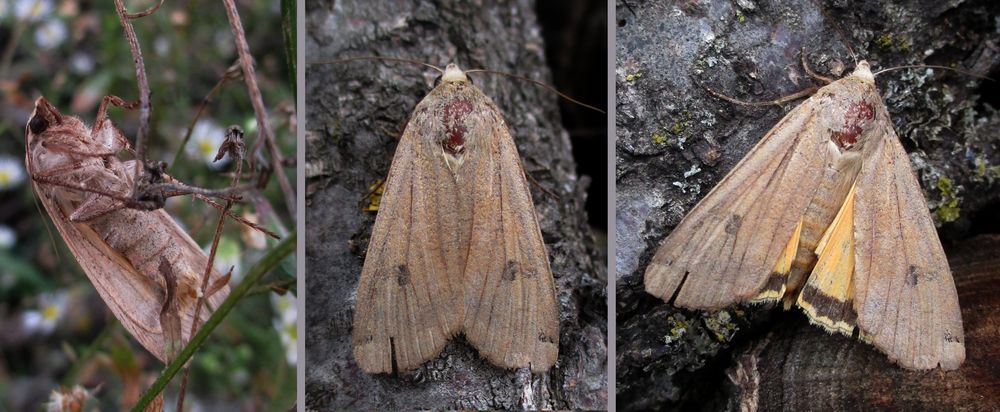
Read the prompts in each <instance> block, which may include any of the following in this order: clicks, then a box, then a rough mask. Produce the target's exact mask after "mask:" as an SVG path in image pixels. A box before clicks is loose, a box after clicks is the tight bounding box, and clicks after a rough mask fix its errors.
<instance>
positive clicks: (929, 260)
mask: <svg viewBox="0 0 1000 412" xmlns="http://www.w3.org/2000/svg"><path fill="white" fill-rule="evenodd" d="M878 102H879V103H878V108H877V113H878V114H879V116H880V117H882V120H881V122H880V124H882V125H885V127H883V129H884V130H883V133H880V134H879V135H880V136H881V138H879V139H878V140H877V141H876V142H872V143H874V144H872V145H870V146H868V147H866V148H865V150H866V151H870V153H869V154H867V155H866V156H865V157H864V159H865V163H864V165H863V166H862V169H861V174H860V175H859V177H858V179H859V181H858V186H857V202H856V205H855V207H856V208H857V212H856V214H855V218H854V219H855V223H854V224H855V234H856V258H857V259H856V261H855V282H856V288H855V293H856V295H855V300H854V308H855V310H856V311H857V314H858V320H857V323H858V327H859V328H860V329H861V337H862V339H865V340H866V341H869V342H871V343H872V344H873V345H875V347H877V348H879V349H880V350H882V351H883V352H885V353H886V354H888V355H889V358H890V359H892V360H894V361H896V362H897V363H899V364H900V365H901V366H903V367H906V368H910V369H930V368H934V367H936V366H938V365H940V366H941V368H942V369H956V368H958V366H959V365H960V364H961V363H962V361H963V360H964V359H965V346H964V341H965V338H964V336H963V331H962V318H961V312H960V310H959V307H958V294H957V292H956V290H955V283H954V281H953V279H952V276H951V270H950V269H949V267H948V261H947V259H946V258H945V255H944V250H943V249H942V247H941V242H940V240H938V236H937V230H936V229H935V227H934V223H933V221H932V220H931V217H930V214H929V213H928V209H927V204H926V202H925V201H924V197H923V193H922V192H921V190H920V185H919V183H918V181H917V178H916V175H914V173H913V170H912V169H911V166H910V162H909V159H908V157H907V155H906V151H905V150H904V149H903V146H902V145H901V144H900V143H899V139H898V138H897V137H896V133H895V131H893V130H892V127H891V124H892V123H891V122H890V121H889V119H888V118H887V116H888V115H887V114H886V111H885V107H884V106H882V105H881V100H878Z"/></svg>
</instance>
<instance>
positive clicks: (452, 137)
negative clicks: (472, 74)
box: [441, 99, 472, 157]
mask: <svg viewBox="0 0 1000 412" xmlns="http://www.w3.org/2000/svg"><path fill="white" fill-rule="evenodd" d="M469 113H472V102H470V101H468V100H464V99H454V100H451V101H449V102H448V103H446V104H445V105H444V110H442V112H441V122H442V123H443V124H444V136H443V137H442V138H441V148H442V149H444V152H445V153H446V154H448V155H451V156H453V157H460V156H461V155H462V154H463V153H464V152H465V141H466V134H467V133H468V131H469V128H468V124H469V122H468V120H467V119H466V118H467V116H468V114H469Z"/></svg>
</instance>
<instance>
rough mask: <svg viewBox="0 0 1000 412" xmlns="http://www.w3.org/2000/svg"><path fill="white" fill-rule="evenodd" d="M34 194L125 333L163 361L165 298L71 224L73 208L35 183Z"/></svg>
mask: <svg viewBox="0 0 1000 412" xmlns="http://www.w3.org/2000/svg"><path fill="white" fill-rule="evenodd" d="M32 186H34V188H35V193H37V194H38V198H39V199H41V201H42V205H43V206H44V207H45V209H46V210H47V211H48V212H49V215H50V216H51V217H52V219H51V220H52V222H53V223H54V224H55V227H56V230H57V231H59V234H60V235H62V238H63V239H65V241H66V242H65V243H66V246H68V247H69V250H70V252H72V253H73V256H75V257H76V261H77V262H79V263H80V266H81V267H82V268H83V271H84V273H86V274H87V277H88V278H90V281H91V283H93V284H94V288H95V289H97V293H98V294H99V295H100V296H101V299H103V300H104V302H105V304H107V305H108V308H110V309H111V312H112V313H114V315H115V317H116V318H118V320H119V321H121V323H122V325H123V326H125V329H126V330H128V331H129V333H131V334H132V336H133V337H135V339H136V340H138V341H139V343H140V344H142V346H143V347H145V348H146V350H148V351H149V352H150V353H152V354H153V355H154V356H156V357H157V358H159V359H161V360H162V359H163V354H164V352H163V341H162V337H163V335H162V330H161V329H160V318H159V316H160V307H159V305H158V304H157V302H160V301H161V299H162V294H161V292H160V291H159V286H157V285H156V284H155V283H154V282H153V281H152V280H150V279H148V278H147V277H146V276H144V275H142V274H140V273H138V272H137V271H136V270H135V268H134V267H133V266H132V264H131V263H129V262H128V260H127V259H125V257H123V256H122V255H121V254H120V253H118V252H116V251H114V250H112V249H111V248H110V247H108V246H107V244H106V243H104V242H103V241H102V240H101V237H100V235H98V234H97V233H96V232H94V230H93V229H91V228H90V227H89V226H87V225H86V224H83V223H72V222H70V221H69V216H70V214H71V213H72V212H73V207H72V205H70V204H69V202H68V201H66V200H61V199H56V198H52V197H50V196H49V194H48V193H47V192H46V191H44V190H43V188H42V187H40V185H39V184H37V183H34V182H32Z"/></svg>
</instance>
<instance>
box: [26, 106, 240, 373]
mask: <svg viewBox="0 0 1000 412" xmlns="http://www.w3.org/2000/svg"><path fill="white" fill-rule="evenodd" d="M109 103H110V104H115V105H119V106H127V103H125V102H124V101H122V100H121V99H119V98H117V97H113V96H108V97H105V98H104V100H102V102H101V104H100V107H99V108H98V111H97V120H96V121H95V122H94V127H93V129H91V128H89V127H87V125H85V124H84V123H83V122H82V121H81V120H80V119H78V118H76V117H73V116H64V115H62V114H61V113H59V111H58V110H56V108H55V107H54V106H53V105H52V104H51V103H49V102H48V101H47V100H45V98H42V97H39V98H38V100H36V102H35V110H34V112H33V113H32V114H31V117H30V119H29V120H28V124H27V126H26V127H25V135H26V139H25V163H26V166H27V170H28V173H29V175H30V177H31V184H32V187H33V189H34V191H35V193H36V195H37V196H38V199H39V200H41V203H42V205H43V206H44V207H45V210H46V211H47V212H48V214H49V216H50V217H51V219H52V222H53V223H54V224H55V227H56V229H57V230H58V231H59V234H60V235H62V238H63V240H65V241H66V245H67V246H69V250H70V251H71V252H72V253H73V256H75V257H76V260H77V262H79V263H80V266H81V267H82V268H83V271H84V272H85V273H86V274H87V277H88V278H90V281H91V283H93V284H94V287H95V288H96V289H97V292H98V293H99V294H100V295H101V298H102V299H104V302H105V303H106V304H107V305H108V308H110V309H111V312H112V313H114V315H115V317H117V318H118V320H119V321H121V323H122V325H124V326H125V329H127V330H128V331H129V333H131V334H132V336H133V337H135V338H136V340H138V341H139V343H140V344H142V346H143V347H145V348H146V349H147V350H148V351H149V352H150V353H152V354H153V355H154V356H156V358H158V359H160V360H161V361H164V362H167V361H169V360H171V359H172V358H173V357H174V356H175V355H176V353H177V352H178V351H180V349H181V347H182V346H183V344H184V342H187V341H188V339H190V334H191V326H192V323H194V311H195V303H196V301H197V299H198V296H199V295H200V294H201V293H205V294H207V295H208V299H207V300H206V302H207V303H208V305H209V306H211V307H218V305H219V304H221V303H222V301H223V300H224V299H225V298H226V296H227V295H228V294H229V286H227V285H226V284H225V282H224V281H220V279H224V277H223V276H222V275H221V274H219V272H218V271H215V270H213V273H212V274H211V278H210V285H212V288H211V289H210V290H209V291H201V290H200V286H201V285H200V284H201V278H202V275H203V274H204V272H205V270H206V268H207V266H208V257H207V256H205V253H204V252H202V250H201V248H199V247H198V245H197V244H196V243H195V242H194V240H192V239H191V237H190V236H189V235H188V234H187V233H186V232H185V231H184V230H183V229H181V227H180V226H178V225H177V223H176V222H175V221H174V220H173V219H172V218H171V217H170V215H168V214H167V213H166V212H165V211H164V210H163V209H157V210H142V209H133V208H128V207H126V204H125V202H124V201H123V200H122V199H125V198H128V196H129V195H130V194H131V190H132V187H133V185H135V178H134V171H135V164H136V163H135V162H136V160H128V161H122V160H120V159H119V158H118V154H119V153H120V152H122V151H129V152H130V151H131V149H130V148H129V143H128V141H127V140H126V139H125V137H124V136H123V135H122V133H121V131H119V130H118V129H117V128H116V127H115V126H114V124H112V122H111V120H109V119H107V118H106V109H107V105H108V104H109ZM209 314H210V313H209V311H202V312H201V316H200V319H198V324H199V326H200V325H201V323H203V322H205V321H206V320H207V319H208V316H209Z"/></svg>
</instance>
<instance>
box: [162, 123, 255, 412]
mask: <svg viewBox="0 0 1000 412" xmlns="http://www.w3.org/2000/svg"><path fill="white" fill-rule="evenodd" d="M226 152H228V153H229V154H230V155H231V156H232V157H234V158H235V159H234V160H235V161H236V173H235V174H233V181H232V183H231V184H230V187H236V186H237V185H239V183H240V177H241V175H242V174H243V158H244V156H246V147H245V146H244V145H243V130H242V129H240V128H239V127H237V126H232V127H230V128H229V130H227V131H226V140H225V142H223V144H222V147H220V148H219V154H218V156H216V157H215V160H216V161H218V160H220V159H222V156H223V154H225V153H226ZM233 203H234V202H233V201H232V200H226V205H225V206H224V207H223V208H222V213H219V222H218V223H217V224H216V225H215V235H214V236H213V237H212V247H211V249H210V250H209V252H208V266H206V267H205V274H204V275H202V277H201V287H200V288H199V290H201V291H202V293H200V294H198V300H197V301H196V302H195V304H194V322H191V333H190V335H192V336H193V335H194V334H195V332H197V331H198V319H201V308H202V306H204V305H205V299H207V298H208V294H207V293H205V292H206V291H207V289H208V284H209V281H210V280H211V278H212V269H213V267H212V266H213V265H214V263H215V251H216V250H217V249H218V248H219V239H221V238H222V228H223V227H224V226H225V225H226V213H227V212H229V210H230V209H232V208H233ZM190 371H191V369H190V368H188V367H184V374H183V375H182V377H181V387H180V392H179V393H178V395H177V409H176V410H178V411H183V410H184V394H185V392H186V389H187V382H188V373H189V372H190Z"/></svg>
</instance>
